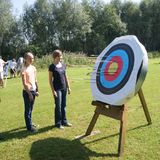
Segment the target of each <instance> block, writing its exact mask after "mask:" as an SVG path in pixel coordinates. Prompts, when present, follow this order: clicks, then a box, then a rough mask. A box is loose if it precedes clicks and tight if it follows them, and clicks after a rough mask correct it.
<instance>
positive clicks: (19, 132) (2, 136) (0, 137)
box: [0, 125, 54, 142]
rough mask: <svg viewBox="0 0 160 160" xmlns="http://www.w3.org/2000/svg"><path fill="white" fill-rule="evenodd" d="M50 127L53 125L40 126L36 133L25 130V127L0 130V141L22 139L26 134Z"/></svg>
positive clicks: (42, 130)
mask: <svg viewBox="0 0 160 160" xmlns="http://www.w3.org/2000/svg"><path fill="white" fill-rule="evenodd" d="M52 128H54V126H53V125H51V126H47V127H44V128H40V129H39V130H38V132H37V133H31V132H28V131H26V128H25V127H20V128H15V129H12V130H9V131H5V132H1V133H0V142H5V141H8V140H12V139H23V138H26V137H28V136H32V135H35V134H39V133H43V132H47V131H48V130H50V129H52Z"/></svg>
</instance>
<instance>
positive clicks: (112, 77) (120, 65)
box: [104, 56, 123, 81]
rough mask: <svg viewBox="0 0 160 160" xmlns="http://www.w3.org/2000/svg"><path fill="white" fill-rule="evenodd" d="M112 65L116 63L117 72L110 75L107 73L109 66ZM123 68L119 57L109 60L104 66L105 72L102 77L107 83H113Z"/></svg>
mask: <svg viewBox="0 0 160 160" xmlns="http://www.w3.org/2000/svg"><path fill="white" fill-rule="evenodd" d="M112 63H117V64H118V68H117V70H116V71H115V72H114V73H113V74H110V73H109V72H108V70H109V68H110V66H111V64H112ZM122 67H123V61H122V58H121V57H120V56H114V57H112V58H111V60H110V61H109V63H107V64H106V67H105V70H104V77H105V79H106V80H107V81H114V80H115V79H116V78H117V77H118V76H119V74H120V72H121V70H122Z"/></svg>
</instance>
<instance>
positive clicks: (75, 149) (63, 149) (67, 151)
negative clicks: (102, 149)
mask: <svg viewBox="0 0 160 160" xmlns="http://www.w3.org/2000/svg"><path fill="white" fill-rule="evenodd" d="M29 154H30V158H31V160H36V159H37V160H89V159H90V157H118V154H114V153H113V154H104V153H96V152H94V151H91V150H90V149H88V148H87V147H85V145H84V144H82V143H81V142H80V141H79V140H68V139H63V138H58V137H54V138H47V139H43V140H38V141H36V142H34V143H33V144H32V147H31V150H30V152H29Z"/></svg>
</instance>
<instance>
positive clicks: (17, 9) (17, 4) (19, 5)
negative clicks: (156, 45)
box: [11, 0, 140, 15]
mask: <svg viewBox="0 0 160 160" xmlns="http://www.w3.org/2000/svg"><path fill="white" fill-rule="evenodd" d="M11 1H12V4H13V13H14V14H15V15H20V14H21V13H22V12H23V6H24V4H25V3H27V4H28V5H31V4H33V3H34V2H35V0H11ZM104 1H105V2H110V0H104ZM132 1H133V2H140V0H132Z"/></svg>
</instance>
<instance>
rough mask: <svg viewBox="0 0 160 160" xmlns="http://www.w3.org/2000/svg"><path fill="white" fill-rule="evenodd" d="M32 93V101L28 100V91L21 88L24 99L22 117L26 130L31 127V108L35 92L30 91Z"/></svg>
mask: <svg viewBox="0 0 160 160" xmlns="http://www.w3.org/2000/svg"><path fill="white" fill-rule="evenodd" d="M31 93H32V95H33V101H30V99H29V95H28V93H27V92H26V91H25V90H23V99H24V118H25V123H26V128H27V130H31V129H32V110H33V105H34V101H35V94H34V92H31Z"/></svg>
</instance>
